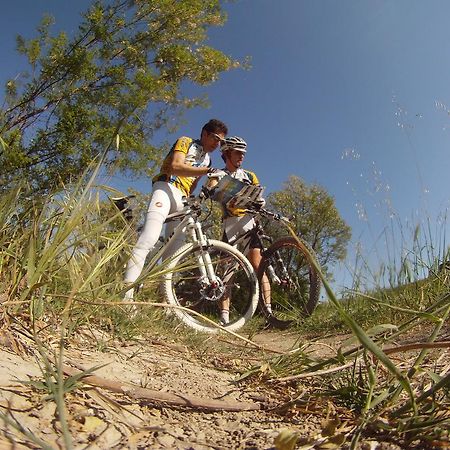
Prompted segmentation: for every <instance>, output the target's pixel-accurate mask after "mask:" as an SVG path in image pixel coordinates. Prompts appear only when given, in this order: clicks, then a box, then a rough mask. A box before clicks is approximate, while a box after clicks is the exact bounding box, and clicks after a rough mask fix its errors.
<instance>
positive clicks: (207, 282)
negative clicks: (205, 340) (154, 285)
mask: <svg viewBox="0 0 450 450" xmlns="http://www.w3.org/2000/svg"><path fill="white" fill-rule="evenodd" d="M207 265H209V269H210V270H209V275H207V276H206V275H205V272H206V271H207ZM211 269H212V270H211ZM211 274H212V275H213V278H214V279H211ZM164 294H165V297H166V299H167V301H168V303H169V304H171V305H174V306H177V307H182V308H174V309H173V313H174V314H175V315H176V316H177V317H178V318H179V319H180V320H181V321H183V322H184V323H185V324H186V325H188V326H189V327H191V328H194V329H195V330H198V331H205V332H216V331H218V330H219V328H218V326H217V325H222V326H224V328H226V329H228V330H231V331H236V330H238V329H239V328H241V327H242V326H243V325H244V324H245V323H246V322H247V321H248V320H250V318H251V317H252V316H253V314H254V313H255V311H256V308H257V306H258V298H259V289H258V281H257V278H256V274H255V272H254V270H253V267H252V266H251V264H250V262H249V261H248V260H247V258H246V257H245V256H244V255H243V254H242V253H241V252H240V251H238V250H237V249H235V248H234V247H232V246H230V245H228V244H226V243H224V242H221V241H216V240H209V241H208V244H207V245H200V244H187V245H185V246H184V247H182V248H181V249H180V250H179V252H178V253H177V254H176V255H175V256H174V258H173V259H172V260H171V262H170V263H169V265H168V267H167V273H166V275H165V278H164ZM228 303H229V305H228ZM224 305H226V307H225V306H224ZM227 308H228V309H229V323H228V324H221V323H220V311H221V309H227Z"/></svg>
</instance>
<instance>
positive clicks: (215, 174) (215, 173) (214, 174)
mask: <svg viewBox="0 0 450 450" xmlns="http://www.w3.org/2000/svg"><path fill="white" fill-rule="evenodd" d="M226 174H227V173H226V172H224V171H223V170H222V169H214V168H213V167H211V168H210V169H209V170H208V174H207V176H208V178H217V179H219V180H220V179H221V178H223V177H224V176H225V175H226Z"/></svg>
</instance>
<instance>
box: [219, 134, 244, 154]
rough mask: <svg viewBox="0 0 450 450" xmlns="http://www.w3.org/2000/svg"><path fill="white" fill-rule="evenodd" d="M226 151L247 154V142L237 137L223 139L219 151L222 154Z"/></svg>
mask: <svg viewBox="0 0 450 450" xmlns="http://www.w3.org/2000/svg"><path fill="white" fill-rule="evenodd" d="M227 150H238V151H240V152H242V153H246V152H247V142H245V141H244V139H242V138H240V137H238V136H230V137H227V138H225V139H224V140H223V141H222V143H221V144H220V151H221V152H222V153H223V152H225V151H227Z"/></svg>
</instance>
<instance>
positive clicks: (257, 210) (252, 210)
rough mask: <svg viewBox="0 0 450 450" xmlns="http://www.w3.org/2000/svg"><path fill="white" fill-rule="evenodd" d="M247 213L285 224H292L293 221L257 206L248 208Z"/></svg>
mask: <svg viewBox="0 0 450 450" xmlns="http://www.w3.org/2000/svg"><path fill="white" fill-rule="evenodd" d="M247 212H248V213H250V214H255V215H256V214H259V215H261V216H264V217H269V218H271V219H273V220H276V221H281V222H285V223H290V222H291V219H289V218H288V217H284V216H282V215H281V214H278V213H274V212H272V211H269V210H267V209H265V208H262V207H258V206H257V205H253V207H252V208H247Z"/></svg>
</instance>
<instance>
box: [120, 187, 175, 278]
mask: <svg viewBox="0 0 450 450" xmlns="http://www.w3.org/2000/svg"><path fill="white" fill-rule="evenodd" d="M182 198H183V194H182V193H181V191H180V190H179V189H178V188H176V187H175V186H173V185H172V184H170V183H167V182H165V181H157V182H156V183H154V184H153V193H152V196H151V198H150V202H149V205H148V209H147V215H146V217H145V224H144V228H143V229H142V231H141V234H140V235H139V239H138V241H137V243H136V245H135V247H134V249H133V251H132V254H131V258H130V260H129V261H128V265H127V270H126V273H125V281H126V282H128V283H133V282H134V281H136V279H137V278H138V277H139V275H140V274H141V272H142V269H143V267H144V264H145V259H146V257H147V255H148V254H149V252H150V250H151V249H152V248H153V247H154V246H155V244H156V242H157V241H158V238H159V236H160V235H161V232H162V228H163V225H164V221H165V220H166V219H167V216H168V215H169V214H172V213H174V212H177V211H180V210H181V209H183V207H184V205H183V200H182ZM176 225H178V222H175V223H171V224H168V225H167V226H166V232H165V234H166V236H169V235H170V234H171V233H172V231H173V229H174V228H175V227H176ZM180 245H181V242H180V243H176V245H174V246H173V247H172V248H171V249H170V250H171V252H172V251H173V250H175V249H176V248H178V247H179V246H180ZM166 254H169V252H166ZM170 254H171V253H170Z"/></svg>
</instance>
